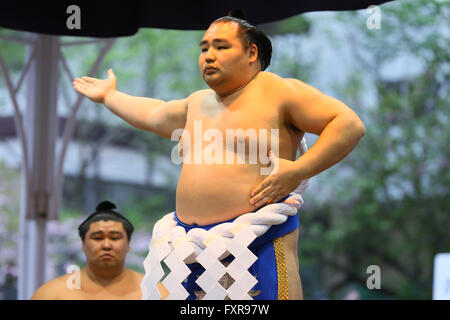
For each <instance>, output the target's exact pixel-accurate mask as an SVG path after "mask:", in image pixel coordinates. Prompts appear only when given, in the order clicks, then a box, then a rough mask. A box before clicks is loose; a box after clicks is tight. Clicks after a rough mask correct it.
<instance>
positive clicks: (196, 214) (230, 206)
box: [176, 164, 265, 225]
mask: <svg viewBox="0 0 450 320" xmlns="http://www.w3.org/2000/svg"><path fill="white" fill-rule="evenodd" d="M264 178H265V176H262V175H261V173H260V166H259V165H255V164H234V165H230V164H210V165H206V164H189V165H188V164H184V165H183V168H182V170H181V174H180V178H179V181H178V186H177V204H176V210H177V215H178V217H179V219H180V220H181V221H182V222H184V223H187V224H194V223H195V224H198V225H205V224H212V223H217V222H222V221H226V220H229V219H232V218H235V217H237V216H239V215H242V214H244V213H247V212H252V211H254V210H255V209H256V207H255V206H253V205H251V204H250V202H249V201H250V193H251V191H253V189H254V188H255V187H256V186H257V185H258V184H259V183H260V182H261V181H262V180H263V179H264Z"/></svg>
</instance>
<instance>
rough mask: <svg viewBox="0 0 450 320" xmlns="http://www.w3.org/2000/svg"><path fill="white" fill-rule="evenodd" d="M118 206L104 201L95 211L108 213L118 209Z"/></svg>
mask: <svg viewBox="0 0 450 320" xmlns="http://www.w3.org/2000/svg"><path fill="white" fill-rule="evenodd" d="M116 208H117V207H116V205H115V204H114V203H112V202H109V201H102V202H100V203H99V204H98V205H97V207H95V210H97V211H107V210H112V209H116Z"/></svg>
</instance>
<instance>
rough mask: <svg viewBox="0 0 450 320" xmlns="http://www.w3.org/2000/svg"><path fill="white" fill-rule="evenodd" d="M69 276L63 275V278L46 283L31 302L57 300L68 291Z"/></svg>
mask: <svg viewBox="0 0 450 320" xmlns="http://www.w3.org/2000/svg"><path fill="white" fill-rule="evenodd" d="M68 276H69V275H63V276H61V277H58V278H55V279H52V280H50V281H48V282H46V283H44V284H43V285H42V286H41V287H40V288H39V289H37V290H36V292H35V293H34V294H33V296H32V297H31V300H56V299H58V297H59V296H60V295H61V293H62V292H63V291H65V290H66V282H67V277H68Z"/></svg>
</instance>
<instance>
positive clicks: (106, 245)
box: [102, 238, 111, 250]
mask: <svg viewBox="0 0 450 320" xmlns="http://www.w3.org/2000/svg"><path fill="white" fill-rule="evenodd" d="M102 248H103V249H104V250H108V249H111V241H110V240H109V239H108V238H105V240H103V243H102Z"/></svg>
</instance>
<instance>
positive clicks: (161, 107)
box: [73, 69, 187, 139]
mask: <svg viewBox="0 0 450 320" xmlns="http://www.w3.org/2000/svg"><path fill="white" fill-rule="evenodd" d="M73 87H74V89H75V90H76V91H78V92H79V93H81V94H83V95H85V96H86V97H88V98H89V99H90V100H92V101H94V102H97V103H103V104H104V105H105V106H106V107H107V108H108V109H109V110H110V111H111V112H113V113H114V114H116V115H117V116H119V117H120V118H122V119H123V120H125V121H126V122H128V123H129V124H131V125H132V126H134V127H136V128H138V129H142V130H147V131H151V132H154V133H156V134H158V135H160V136H162V137H165V138H168V139H170V137H171V134H172V132H173V131H174V130H175V129H178V128H184V127H185V124H186V115H187V99H181V100H172V101H168V102H165V101H163V100H159V99H152V98H145V97H135V96H131V95H128V94H125V93H123V92H120V91H118V90H117V89H116V87H117V79H116V77H115V75H114V73H113V71H112V70H111V69H110V70H108V78H106V79H96V78H91V77H82V78H76V79H75V80H74V81H73Z"/></svg>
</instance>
